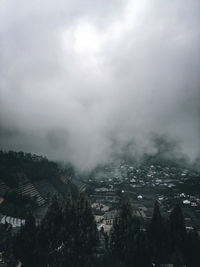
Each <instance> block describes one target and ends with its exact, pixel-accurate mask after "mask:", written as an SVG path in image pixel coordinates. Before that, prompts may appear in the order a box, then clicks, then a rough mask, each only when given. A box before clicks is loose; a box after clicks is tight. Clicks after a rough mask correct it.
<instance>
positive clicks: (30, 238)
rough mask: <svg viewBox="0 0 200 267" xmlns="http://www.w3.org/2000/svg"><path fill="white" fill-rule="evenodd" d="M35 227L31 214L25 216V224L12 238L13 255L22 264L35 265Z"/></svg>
mask: <svg viewBox="0 0 200 267" xmlns="http://www.w3.org/2000/svg"><path fill="white" fill-rule="evenodd" d="M36 236H37V227H36V224H35V218H34V217H33V215H32V214H29V215H28V216H27V217H26V222H25V225H24V226H22V228H21V230H20V232H19V234H18V235H17V236H16V238H15V240H14V255H15V257H16V258H17V259H18V260H20V261H21V262H22V263H23V266H25V267H26V266H27V267H28V266H36V250H37V242H36Z"/></svg>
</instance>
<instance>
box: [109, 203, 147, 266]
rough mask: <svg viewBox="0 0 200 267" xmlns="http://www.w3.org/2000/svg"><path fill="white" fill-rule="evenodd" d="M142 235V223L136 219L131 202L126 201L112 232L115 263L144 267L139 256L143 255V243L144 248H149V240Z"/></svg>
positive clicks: (111, 246)
mask: <svg viewBox="0 0 200 267" xmlns="http://www.w3.org/2000/svg"><path fill="white" fill-rule="evenodd" d="M140 234H141V231H140V222H139V220H138V219H137V218H136V217H134V215H133V210H132V207H131V204H130V202H129V201H128V200H124V201H123V202H122V205H121V208H120V212H119V215H118V216H117V217H116V218H115V221H114V224H113V229H112V232H111V240H110V250H111V256H112V257H113V260H114V261H115V262H117V263H118V264H119V265H121V264H122V265H123V264H124V265H125V266H142V260H143V259H142V258H140V257H138V255H137V254H138V253H141V250H142V247H141V243H142V242H143V245H144V247H146V246H147V240H146V238H143V237H144V235H145V234H144V235H140ZM138 245H139V246H138ZM143 252H144V250H143ZM143 255H144V253H143ZM134 264H135V265H134ZM144 264H147V265H144ZM148 264H149V261H148V263H144V262H143V266H149V265H148Z"/></svg>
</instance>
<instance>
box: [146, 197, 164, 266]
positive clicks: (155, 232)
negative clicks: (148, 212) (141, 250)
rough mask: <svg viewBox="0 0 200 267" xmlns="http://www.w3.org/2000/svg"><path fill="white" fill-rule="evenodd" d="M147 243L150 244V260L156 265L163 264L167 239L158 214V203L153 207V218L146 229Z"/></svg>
mask: <svg viewBox="0 0 200 267" xmlns="http://www.w3.org/2000/svg"><path fill="white" fill-rule="evenodd" d="M147 232H148V237H149V242H150V244H151V254H152V260H153V262H154V263H156V264H160V263H164V262H165V261H166V255H167V254H168V238H167V235H166V229H165V224H164V220H163V218H162V216H161V213H160V206H159V203H158V202H157V201H156V202H155V205H154V211H153V216H152V219H151V222H150V224H149V226H148V229H147Z"/></svg>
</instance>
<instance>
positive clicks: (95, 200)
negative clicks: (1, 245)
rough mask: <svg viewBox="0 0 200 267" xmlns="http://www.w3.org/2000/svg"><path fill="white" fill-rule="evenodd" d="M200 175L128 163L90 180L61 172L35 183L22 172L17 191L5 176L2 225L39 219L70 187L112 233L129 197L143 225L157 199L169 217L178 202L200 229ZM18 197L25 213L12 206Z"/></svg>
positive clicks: (0, 195)
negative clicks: (82, 195)
mask: <svg viewBox="0 0 200 267" xmlns="http://www.w3.org/2000/svg"><path fill="white" fill-rule="evenodd" d="M32 159H34V160H33V161H34V162H37V161H41V160H43V159H42V158H39V157H36V156H35V155H34V156H33V158H32ZM59 172H60V171H59ZM199 177H200V174H199V173H198V172H197V171H194V170H190V169H187V168H181V167H177V166H175V165H173V166H170V165H167V164H166V165H161V164H160V165H159V164H152V163H149V164H148V163H145V164H142V165H133V164H130V162H128V161H125V160H121V161H118V162H115V163H112V164H109V165H107V166H102V167H98V168H97V169H95V170H94V171H93V172H92V173H91V174H89V178H88V177H83V178H80V177H79V176H78V174H74V175H69V174H67V173H65V174H64V173H62V174H61V175H59V176H58V177H57V179H56V182H55V181H54V182H52V179H48V178H44V179H43V178H42V179H32V177H31V179H30V177H28V175H27V174H26V173H23V172H21V173H20V172H19V173H17V180H18V183H17V186H14V187H13V186H12V187H11V186H10V185H9V184H8V183H6V180H5V179H4V180H2V179H1V177H0V222H1V223H5V222H7V223H11V225H12V226H13V227H18V226H20V225H22V224H23V223H24V218H25V210H27V209H31V210H32V211H33V214H34V215H35V216H36V218H37V219H38V220H40V218H42V216H43V214H44V213H45V210H46V209H47V207H48V204H49V202H50V200H51V198H52V196H53V195H56V196H57V197H58V198H60V199H63V197H64V196H65V195H66V194H63V191H62V192H61V191H60V188H61V187H62V189H63V188H64V189H66V190H67V191H68V192H69V190H71V189H69V188H73V190H74V188H77V191H79V192H86V193H87V194H88V197H89V200H90V202H91V207H92V210H93V213H94V215H95V220H96V223H97V228H98V229H99V230H101V229H102V228H103V229H104V231H105V232H107V233H108V234H109V232H110V230H111V228H112V224H113V220H114V218H115V217H116V215H117V212H118V207H119V202H120V199H121V197H122V196H125V197H128V198H129V199H130V201H131V203H132V206H133V210H134V213H135V216H137V217H139V218H140V220H141V223H142V225H143V226H144V227H145V225H146V223H147V222H148V221H149V220H150V218H151V217H152V213H153V207H154V203H155V201H156V200H157V201H158V202H159V203H160V207H161V211H162V214H163V215H164V216H166V217H167V216H168V214H169V213H170V212H171V210H172V207H173V206H174V205H175V204H176V203H179V204H180V205H181V207H182V209H183V212H184V216H185V224H186V227H187V229H188V230H189V229H193V228H194V227H195V228H197V229H200V194H199V192H200V190H199V188H200V179H199ZM15 178H16V177H15ZM65 193H66V192H65ZM17 196H20V198H17ZM16 199H17V201H18V202H19V203H18V204H19V205H21V206H20V209H21V210H22V211H23V210H24V212H18V210H19V209H18V208H17V206H16V205H13V203H12V202H15V201H16ZM7 211H8V213H7Z"/></svg>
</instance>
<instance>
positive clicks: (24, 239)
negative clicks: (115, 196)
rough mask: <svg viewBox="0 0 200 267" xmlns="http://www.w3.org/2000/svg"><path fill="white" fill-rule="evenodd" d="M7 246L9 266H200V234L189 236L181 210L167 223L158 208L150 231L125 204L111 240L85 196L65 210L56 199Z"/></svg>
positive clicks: (69, 202) (1, 245)
mask: <svg viewBox="0 0 200 267" xmlns="http://www.w3.org/2000/svg"><path fill="white" fill-rule="evenodd" d="M4 234H5V232H4ZM102 237H103V240H104V246H103V253H102V250H100V243H102ZM100 239H101V242H100ZM3 240H4V243H2V242H0V249H1V250H4V251H5V252H6V253H7V255H5V256H6V257H7V260H8V262H9V265H8V266H16V265H15V264H16V261H17V260H20V261H21V262H22V266H27V267H31V266H34V267H36V266H37V267H40V266H41V267H46V266H52V267H67V266H69V267H71V266H74V267H79V266H82V267H84V266H85V267H86V266H87V267H92V266H99V267H100V266H107V267H108V266H115V267H129V266H130V267H134V266H135V267H150V266H161V264H167V263H172V264H174V266H184V265H186V266H187V267H199V266H200V255H199V252H200V240H199V237H198V235H197V232H196V231H195V230H193V231H190V232H189V233H187V231H186V228H185V225H184V218H183V215H182V211H181V209H180V207H179V206H176V207H175V208H174V210H173V211H172V212H171V214H170V216H169V218H167V219H164V218H163V217H162V216H161V214H160V209H159V205H158V203H155V208H154V212H153V216H152V219H151V222H150V224H149V225H147V226H146V228H145V229H144V228H142V227H141V225H140V221H139V219H138V218H137V217H135V216H134V215H133V210H132V207H131V204H130V202H129V201H128V200H123V201H122V203H121V206H120V210H119V213H118V216H117V217H116V218H115V221H114V224H113V228H112V230H111V233H110V236H109V237H108V235H106V234H105V233H104V231H103V230H102V231H100V232H98V231H97V228H96V223H95V220H94V216H93V213H92V210H91V207H90V204H89V202H88V200H87V198H86V196H85V195H84V194H80V196H79V198H78V199H77V200H72V199H71V197H70V196H68V197H67V200H66V202H65V204H64V205H63V204H62V203H59V202H58V200H57V199H56V198H55V197H54V198H53V200H52V203H51V205H50V206H49V209H48V211H47V213H46V215H45V217H44V218H43V220H42V221H41V222H40V223H39V224H38V225H37V224H36V222H35V219H34V217H33V216H32V215H29V216H28V217H27V218H26V224H25V226H23V227H22V228H21V229H20V232H19V233H18V234H17V235H15V236H14V237H10V235H8V237H7V239H6V237H5V236H4V239H3Z"/></svg>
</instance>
